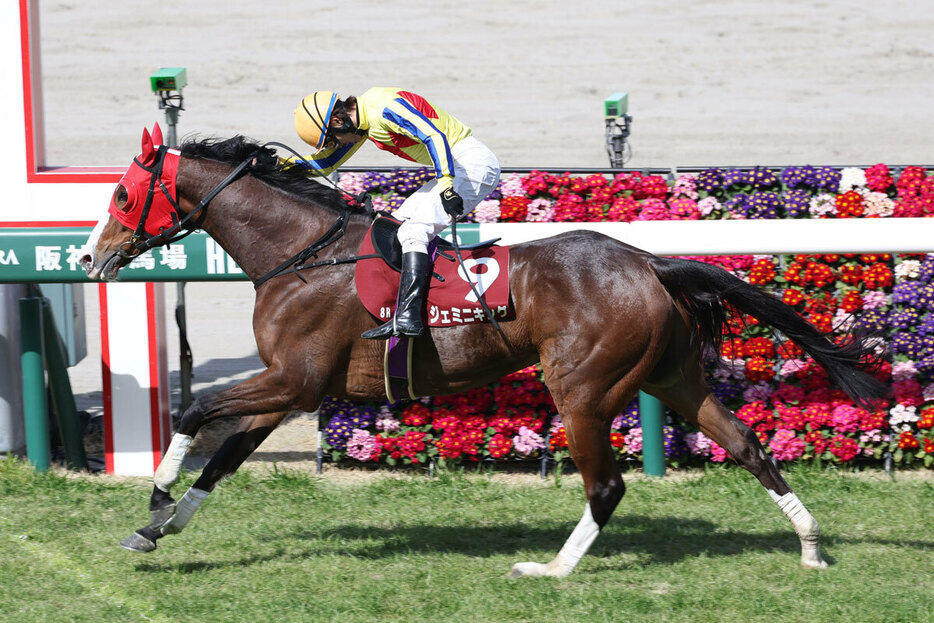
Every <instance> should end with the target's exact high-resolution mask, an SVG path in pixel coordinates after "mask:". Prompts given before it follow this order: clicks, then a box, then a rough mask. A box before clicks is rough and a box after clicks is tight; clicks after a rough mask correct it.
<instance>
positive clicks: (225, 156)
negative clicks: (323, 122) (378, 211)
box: [179, 135, 368, 214]
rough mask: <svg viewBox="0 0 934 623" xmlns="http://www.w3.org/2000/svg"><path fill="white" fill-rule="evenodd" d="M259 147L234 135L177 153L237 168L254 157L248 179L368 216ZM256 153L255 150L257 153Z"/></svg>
mask: <svg viewBox="0 0 934 623" xmlns="http://www.w3.org/2000/svg"><path fill="white" fill-rule="evenodd" d="M260 147H261V145H260V143H258V142H256V141H254V140H252V139H249V138H247V137H245V136H241V135H237V136H234V137H233V138H227V139H220V138H204V139H197V138H188V139H186V140H185V141H184V142H183V143H182V145H181V146H180V147H179V150H180V151H181V152H182V155H184V156H187V157H189V158H207V159H209V160H217V161H218V162H223V163H225V164H231V165H238V164H240V163H241V162H243V161H244V160H246V159H247V158H249V157H250V156H254V157H255V158H256V163H255V164H254V165H252V166H251V167H250V168H249V169H248V171H249V173H250V175H252V176H254V177H256V178H257V179H260V180H262V181H264V182H266V183H267V184H269V185H270V186H273V187H275V188H278V189H280V190H284V191H285V192H287V193H290V194H293V195H297V196H299V197H302V198H303V199H307V200H308V201H312V202H314V203H316V204H318V205H322V206H326V207H328V208H332V209H334V210H338V211H341V210H349V211H350V212H354V213H356V214H368V212H367V211H366V210H365V209H364V208H363V206H361V205H359V204H357V203H350V202H348V201H346V200H345V198H344V195H343V194H341V193H340V192H338V191H337V190H335V189H333V188H330V187H328V186H325V185H324V184H320V183H318V182H316V181H315V180H312V179H308V176H307V175H306V173H305V171H304V169H302V168H301V167H295V166H293V167H283V166H282V165H281V164H280V163H279V158H278V157H277V156H276V151H275V150H274V149H272V148H270V147H263V148H262V149H260ZM257 150H259V152H258V153H257Z"/></svg>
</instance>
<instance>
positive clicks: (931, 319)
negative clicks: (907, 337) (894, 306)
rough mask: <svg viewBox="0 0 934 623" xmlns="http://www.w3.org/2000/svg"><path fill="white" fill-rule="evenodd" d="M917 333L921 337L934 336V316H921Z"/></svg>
mask: <svg viewBox="0 0 934 623" xmlns="http://www.w3.org/2000/svg"><path fill="white" fill-rule="evenodd" d="M917 331H918V334H919V335H934V314H930V313H928V314H924V315H923V316H921V322H919V323H918V326H917Z"/></svg>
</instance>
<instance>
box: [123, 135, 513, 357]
mask: <svg viewBox="0 0 934 623" xmlns="http://www.w3.org/2000/svg"><path fill="white" fill-rule="evenodd" d="M266 147H281V148H283V149H285V150H286V151H288V152H289V153H291V154H292V155H294V156H296V157H297V158H299V159H300V160H301V161H302V162H305V163H307V162H308V160H307V159H306V158H305V157H304V156H302V155H301V154H299V153H298V152H296V151H295V150H294V149H292V148H291V147H289V146H288V145H285V144H283V143H278V142H275V141H270V142H268V143H264V144H263V145H261V146H259V147H257V148H256V150H255V151H254V152H253V153H251V154H250V155H249V156H247V158H246V159H245V160H244V161H243V162H241V163H240V164H239V165H237V166H236V167H235V168H234V169H233V171H231V172H230V173H229V174H227V176H226V177H225V178H224V179H223V180H221V181H220V182H219V183H218V184H217V186H215V187H214V188H213V189H211V191H210V192H209V193H208V194H207V195H205V196H204V197H203V198H202V199H201V201H199V202H198V204H197V205H196V206H195V207H194V208H193V209H192V210H191V212H189V213H188V214H186V215H185V216H184V217H182V218H181V219H179V218H178V213H180V212H181V209H180V208H179V205H178V202H177V201H176V200H175V199H173V198H172V195H171V193H169V190H168V189H167V188H166V187H165V183H164V182H163V181H162V167H163V165H164V163H165V155H166V154H167V153H168V150H169V148H168V147H166V146H165V145H160V146H159V150H158V154H157V156H156V161H155V162H154V163H153V165H152V166H151V167H147V166H146V165H144V164H143V163H142V162H140V161H139V159H137V158H134V159H133V161H134V162H135V163H136V165H137V166H139V167H140V168H141V169H143V170H144V171H148V172H149V174H150V175H149V190H148V191H147V193H146V202H145V204H144V205H143V210H142V214H141V215H140V219H139V224H137V226H136V230H135V231H134V232H133V235H132V236H131V237H130V239H129V240H128V241H127V242H124V243H123V244H122V245H120V248H119V249H117V255H118V256H120V257H122V258H124V259H126V260H132V259H133V258H135V257H136V256H138V255H140V254H141V253H145V252H146V251H148V250H150V249H154V248H155V247H159V246H163V245H165V246H169V245H171V244H172V243H174V242H177V241H179V240H181V239H183V238H185V237H186V236H188V235H189V234H191V233H192V232H194V231H195V230H196V229H197V228H198V226H197V225H193V224H192V221H193V220H194V218H195V217H196V216H197V215H198V214H200V213H202V212H203V211H204V210H205V209H206V208H207V207H208V204H210V203H211V201H213V200H214V198H215V197H216V196H217V195H218V194H220V192H221V191H222V190H224V189H225V188H227V187H228V186H230V185H231V184H232V183H233V182H235V181H236V180H238V179H239V178H240V177H241V176H242V175H243V174H244V173H245V172H246V171H247V169H249V167H250V166H251V163H252V162H253V159H254V158H255V157H256V154H258V153H259V152H260V151H262V150H263V149H265V148H266ZM325 179H326V180H327V181H328V183H329V184H330V185H331V186H333V187H334V189H335V190H337V191H338V192H340V193H342V194H343V195H344V196H346V197H347V198H348V199H350V200H352V201H356V202H358V203H362V204H363V205H364V206H365V207H367V208H369V210H370V211H372V209H373V208H372V203H371V201H370V197H369V195H368V194H366V193H365V192H364V193H361V194H360V195H359V196H356V197H355V196H353V195H351V194H350V193H348V192H347V191H345V190H344V189H342V188H340V187H339V186H338V185H337V184H335V183H334V182H333V181H331V180H330V179H329V178H325ZM157 180H158V182H159V188H160V191H161V192H162V193H163V194H164V195H165V196H166V198H167V199H168V200H169V203H170V204H171V205H172V207H173V208H174V209H175V212H173V213H172V220H173V221H175V224H174V225H172V227H170V228H168V229H160V231H159V233H158V234H157V235H155V236H150V235H148V234H147V233H146V229H145V228H146V218H147V217H148V216H149V210H150V209H151V208H152V200H153V196H154V195H155V190H156V181H157ZM349 217H350V212H349V211H348V210H343V211H342V212H341V213H340V214H339V215H338V217H337V221H336V222H335V223H334V224H333V225H331V228H330V229H328V231H326V232H325V233H324V235H322V236H321V237H320V238H318V239H317V240H316V241H314V242H313V243H311V245H309V246H308V247H306V248H305V249H303V250H302V251H299V252H298V253H296V254H295V255H293V256H292V257H290V258H289V259H287V260H286V261H284V262H282V263H281V264H279V265H278V266H276V267H275V268H273V269H272V270H270V271H269V272H268V273H266V274H265V275H263V276H262V277H260V278H259V279H257V280H256V281H255V282H254V283H253V289H254V290H255V289H257V288H259V287H260V286H261V285H262V284H264V283H266V282H267V281H269V280H270V279H273V278H274V277H278V276H280V275H284V274H286V273H294V274H295V276H296V277H298V278H299V279H301V280H302V281H303V282H304V283H308V281H307V280H306V279H305V278H304V277H302V275H301V273H300V272H299V271H302V270H305V269H308V268H316V267H319V266H335V265H338V264H349V263H353V262H357V261H358V260H363V259H370V258H376V257H379V256H378V255H375V254H371V255H359V256H353V257H346V258H332V259H330V260H323V261H320V262H313V263H311V264H305V262H306V261H308V260H309V259H311V258H316V259H317V257H318V253H319V252H320V251H321V250H322V249H324V248H326V247H328V246H330V245H332V244H334V243H335V242H337V241H338V240H340V239H341V238H342V237H343V236H344V233H346V231H347V222H348V221H349ZM182 229H184V230H185V233H183V234H179V232H180V231H181V230H182ZM451 234H452V239H453V240H452V243H453V245H454V253H455V254H456V255H457V261H458V264H459V265H460V269H461V271H463V272H464V275H465V276H467V277H468V278H467V283H469V284H470V289H471V290H472V291H473V293H474V296H476V297H477V301H478V302H479V303H480V306H481V307H482V308H483V312H484V313H485V314H486V315H487V318H489V319H490V322H491V323H492V324H493V327H494V328H495V329H496V331H497V332H498V333H499V335H500V337H502V338H503V342H505V344H506V347H507V348H508V349H509V351H510V352H512V345H511V344H510V343H509V340H508V339H507V338H506V334H505V333H503V330H502V328H501V327H500V326H499V322H497V320H496V318H495V317H494V315H493V311H492V310H491V309H490V307H489V305H487V303H486V301H485V300H484V298H483V297H482V296H480V293H479V292H478V291H477V287H476V284H474V282H473V280H471V279H470V277H469V274H468V273H467V269H466V268H464V258H463V257H462V256H461V250H460V244H458V242H457V219H453V218H452V219H451Z"/></svg>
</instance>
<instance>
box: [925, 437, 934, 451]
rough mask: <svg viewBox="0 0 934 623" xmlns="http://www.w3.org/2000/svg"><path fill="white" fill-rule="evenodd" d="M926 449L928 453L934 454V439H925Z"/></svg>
mask: <svg viewBox="0 0 934 623" xmlns="http://www.w3.org/2000/svg"><path fill="white" fill-rule="evenodd" d="M924 451H925V452H927V453H928V454H934V440H932V439H925V440H924Z"/></svg>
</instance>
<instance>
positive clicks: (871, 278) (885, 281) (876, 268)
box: [863, 262, 892, 290]
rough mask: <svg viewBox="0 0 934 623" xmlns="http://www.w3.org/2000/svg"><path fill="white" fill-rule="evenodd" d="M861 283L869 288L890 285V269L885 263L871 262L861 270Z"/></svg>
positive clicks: (874, 288)
mask: <svg viewBox="0 0 934 623" xmlns="http://www.w3.org/2000/svg"><path fill="white" fill-rule="evenodd" d="M863 283H865V284H866V287H867V288H869V289H870V290H878V289H880V288H890V287H892V269H890V268H889V267H888V266H886V265H885V264H882V263H881V262H880V263H877V264H873V265H872V266H870V267H869V268H867V269H866V270H864V271H863Z"/></svg>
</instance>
